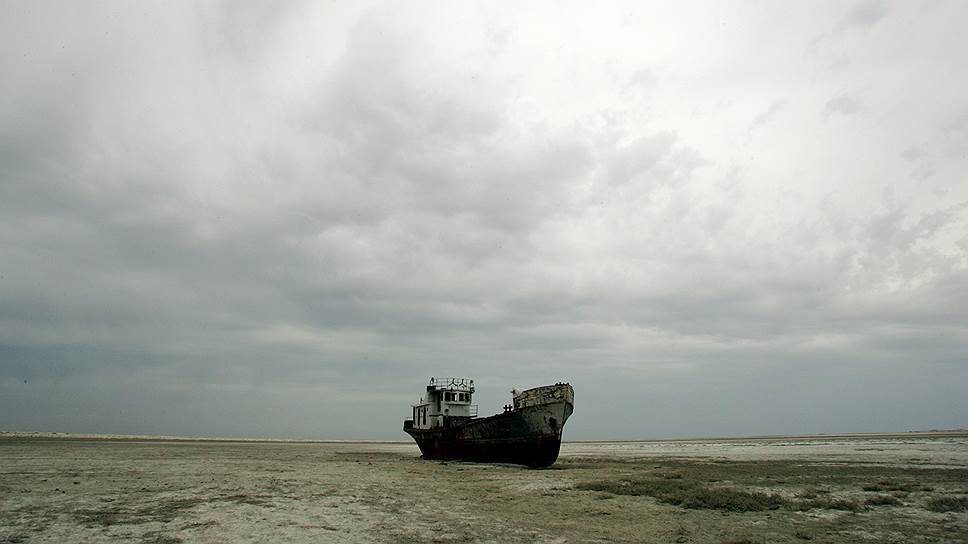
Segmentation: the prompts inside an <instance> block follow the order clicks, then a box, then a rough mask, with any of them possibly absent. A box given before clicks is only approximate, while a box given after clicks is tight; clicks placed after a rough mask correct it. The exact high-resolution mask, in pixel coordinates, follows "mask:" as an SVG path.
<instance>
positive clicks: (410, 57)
mask: <svg viewBox="0 0 968 544" xmlns="http://www.w3.org/2000/svg"><path fill="white" fill-rule="evenodd" d="M438 7H439V6H438ZM829 7H830V9H829V13H826V14H822V15H816V16H815V17H816V20H814V21H811V22H807V23H804V25H805V28H804V29H803V34H804V40H803V41H802V43H799V44H797V47H798V48H799V51H796V52H794V53H791V56H790V59H783V61H784V62H786V61H787V60H789V61H790V62H805V63H808V62H813V63H815V64H814V65H811V66H805V67H804V68H803V70H804V71H805V72H809V71H810V70H813V69H814V68H813V67H816V70H821V71H819V72H816V73H819V74H822V75H820V76H816V75H814V72H811V76H810V78H812V79H811V81H813V82H814V83H812V84H815V85H816V87H808V88H806V89H807V90H806V91H804V93H800V94H795V93H793V92H792V91H791V92H786V93H785V92H784V91H783V90H782V89H773V88H766V87H763V88H760V87H758V86H759V85H761V84H762V83H761V82H760V80H759V79H757V78H756V77H755V76H752V75H749V74H747V73H745V72H744V74H745V75H740V76H735V77H738V78H739V81H741V82H744V85H747V86H748V87H749V88H746V89H743V90H742V92H737V93H736V94H735V98H734V99H729V100H726V99H725V98H724V97H726V98H729V97H728V96H727V95H728V94H729V93H731V92H733V91H729V90H726V89H725V88H724V89H723V90H720V89H719V88H715V87H714V88H711V89H703V90H702V92H703V93H704V94H701V95H700V96H698V97H690V98H689V99H688V100H695V104H690V106H693V105H694V106H695V108H692V110H694V111H692V113H690V114H689V115H688V116H683V117H682V123H681V124H680V123H678V122H676V119H674V118H671V117H668V115H671V114H664V113H662V112H663V111H672V110H674V109H675V107H676V102H675V100H673V98H663V96H665V95H663V94H662V93H663V86H667V87H668V88H671V87H672V86H674V85H676V82H677V81H680V80H682V79H683V78H684V77H685V76H684V75H683V74H684V73H685V69H683V72H682V73H679V72H676V71H675V70H674V69H669V68H663V64H662V62H661V59H660V60H655V67H654V68H648V67H646V68H643V66H642V65H641V62H640V60H641V59H630V58H628V57H627V56H623V53H622V51H621V50H619V49H613V48H612V45H609V43H611V42H608V43H605V45H602V46H601V50H597V49H596V50H594V51H592V52H590V53H588V55H589V56H588V57H581V58H579V57H577V56H576V57H574V58H561V56H560V54H559V53H556V51H558V44H557V42H556V40H558V41H562V40H564V39H565V38H564V33H565V30H566V29H567V28H568V21H569V20H570V19H569V17H570V16H571V15H573V18H577V19H581V17H580V15H579V14H571V15H570V14H568V13H564V14H562V13H560V12H553V13H557V15H555V16H554V17H560V18H561V20H558V19H554V18H553V19H552V22H553V23H555V24H551V23H547V24H546V25H545V26H542V25H540V24H539V25H537V26H534V21H531V20H529V19H528V18H527V17H526V16H525V15H522V16H521V17H518V16H517V14H514V13H489V12H487V11H486V10H485V9H483V8H481V9H478V8H470V7H466V6H465V8H466V9H464V10H463V11H466V13H465V12H463V11H456V10H455V11H454V12H449V11H448V12H444V13H437V12H434V13H432V14H431V15H429V16H428V17H426V18H425V17H423V16H420V17H418V16H417V15H415V14H413V13H400V12H395V11H394V9H396V10H401V9H403V8H400V7H397V8H390V7H387V6H379V7H373V8H367V9H360V10H359V12H358V13H357V12H352V13H350V12H348V11H347V12H339V11H334V12H332V13H330V12H316V11H314V9H316V8H314V7H313V6H308V7H306V6H291V7H290V8H288V9H286V10H281V11H279V12H276V11H274V10H266V9H263V10H256V9H252V8H249V7H248V6H241V5H231V6H225V8H224V9H222V8H220V7H219V6H218V5H217V4H203V5H200V6H192V5H180V6H176V7H172V6H169V5H167V4H164V3H160V4H148V3H137V4H126V3H116V4H107V5H99V6H89V5H82V4H73V3H66V4H63V5H60V6H55V5H53V4H42V5H41V4H36V5H35V4H33V3H19V4H17V3H14V4H6V5H5V6H4V7H3V8H0V12H3V14H2V16H0V21H2V22H0V36H3V37H2V38H0V43H2V44H3V45H4V47H2V48H0V51H2V52H0V67H2V72H3V74H2V77H0V97H2V98H3V99H2V100H0V429H5V430H50V431H73V432H103V433H138V434H142V433H143V434H179V435H206V436H270V437H300V438H394V439H403V438H405V437H404V436H403V435H402V434H401V433H400V432H399V430H398V428H399V427H400V425H401V418H402V416H404V415H405V414H407V413H408V412H409V403H410V402H412V401H413V400H415V398H416V396H417V395H418V394H419V392H420V388H421V387H422V386H423V385H424V382H425V380H426V379H427V378H428V377H429V376H431V375H436V376H440V375H445V374H446V375H458V376H469V377H473V378H475V379H476V381H477V386H478V390H479V393H480V394H479V399H478V400H479V402H480V404H481V410H482V412H484V413H487V412H490V411H497V410H498V408H499V407H500V406H501V404H503V403H504V402H505V401H506V394H507V391H508V390H509V389H510V388H511V387H515V386H516V387H526V386H533V385H539V384H543V383H549V382H556V381H563V380H567V381H570V382H572V383H573V384H574V385H575V389H576V391H577V411H576V413H575V416H574V419H573V420H572V422H571V423H569V429H568V432H567V438H572V439H578V438H636V437H658V436H699V435H707V436H708V435H743V434H766V433H809V432H841V431H887V430H906V429H923V428H952V427H966V426H968V405H966V403H965V401H964V399H965V398H968V366H966V363H968V361H966V360H965V354H966V353H968V349H966V348H968V312H966V311H965V303H966V301H968V231H966V220H965V217H966V213H968V194H966V192H965V190H964V187H965V186H966V184H964V182H965V179H964V178H965V174H966V170H965V165H966V159H965V157H966V156H968V139H966V138H964V137H963V136H964V131H961V132H959V131H956V130H946V129H945V128H944V127H946V126H949V125H951V124H952V122H953V120H957V119H958V118H960V117H959V115H960V116H962V117H963V116H964V115H965V112H968V103H965V102H963V98H962V102H958V100H957V99H951V100H948V101H947V102H945V101H944V100H940V102H944V104H943V105H944V107H945V108H948V109H947V110H943V109H939V108H940V106H938V107H934V106H930V107H929V106H924V107H923V111H922V110H916V111H914V113H913V114H911V113H910V111H908V112H906V113H905V112H898V111H896V106H897V103H898V102H895V103H890V101H889V100H888V98H889V97H887V98H885V97H882V96H881V95H880V94H879V92H878V90H877V88H876V87H872V86H871V85H868V84H867V83H865V80H864V79H863V78H864V77H867V72H869V71H870V70H872V69H874V68H873V67H872V66H867V65H865V66H861V67H858V68H857V70H856V72H852V73H851V74H848V75H836V74H834V75H830V73H827V72H822V70H823V69H825V68H823V67H824V66H829V65H830V63H829V62H828V59H819V60H813V58H812V57H811V58H810V59H807V60H803V58H802V57H803V55H802V54H801V53H802V50H803V49H804V48H806V47H808V42H809V38H810V36H811V33H813V35H815V34H816V31H824V30H830V29H834V33H833V34H832V36H833V37H831V38H829V40H828V41H826V42H825V45H824V47H828V48H830V47H834V46H833V45H830V44H832V43H834V42H835V41H836V40H838V39H843V40H862V39H866V40H871V41H874V42H876V41H877V40H886V41H885V42H884V43H888V44H890V43H893V42H892V41H891V38H890V35H888V37H887V38H885V37H884V36H882V35H881V34H878V33H879V32H882V33H884V32H890V29H891V28H892V27H891V26H890V23H891V18H892V16H893V14H894V11H893V10H890V9H888V8H887V7H886V6H885V5H882V4H878V3H866V2H865V3H862V4H858V5H857V6H855V7H854V8H852V9H848V10H845V9H844V8H842V7H841V8H838V7H837V4H834V5H831V6H829ZM428 9H429V6H428ZM507 9H509V10H510V9H511V8H507ZM939 9H940V8H939ZM951 9H962V8H961V7H958V6H954V7H951ZM546 15H547V14H546ZM923 17H924V19H923V22H922V23H918V24H923V25H927V26H931V25H935V26H937V27H938V28H937V29H936V30H937V31H938V32H941V33H944V32H945V31H946V30H947V29H948V28H949V26H946V24H947V23H946V21H950V20H957V17H953V16H951V15H950V14H948V15H946V14H945V13H940V12H938V10H935V11H934V12H930V13H927V14H924V15H923ZM425 19H426V20H425ZM537 19H538V20H539V21H541V20H544V19H546V17H545V16H543V15H539V16H537ZM754 19H755V18H754ZM904 20H909V19H904ZM917 20H919V21H920V20H921V19H917ZM962 20H963V19H962ZM558 23H560V25H558ZM589 24H590V25H591V26H592V27H593V28H597V29H598V31H599V32H600V33H601V34H600V36H601V37H602V40H604V39H605V37H607V36H608V35H609V34H610V29H611V28H612V27H611V26H609V25H608V24H606V23H601V24H600V25H599V26H598V27H595V26H594V25H595V24H597V23H595V22H594V21H593V22H591V23H589ZM529 25H531V26H529ZM556 25H558V26H556ZM810 25H813V26H810ZM850 28H856V29H861V30H863V33H864V35H863V36H859V34H858V33H853V34H851V33H846V32H840V31H842V30H845V29H850ZM932 28H933V27H932ZM627 31H628V32H630V33H632V34H635V29H631V30H627ZM559 32H561V33H562V34H560V35H559V34H558V33H559ZM750 32H751V33H753V35H754V39H755V33H756V32H757V28H756V27H755V25H754V28H752V29H751V30H750ZM549 33H550V34H552V37H551V38H547V37H546V39H549V40H550V44H551V45H550V46H548V47H547V48H545V47H544V45H547V44H542V43H541V42H540V39H539V38H540V37H541V36H542V35H547V34H549ZM841 34H842V35H843V37H842V38H839V37H838V36H840V35H841ZM595 38H596V37H595V35H591V36H586V39H589V40H592V41H593V43H603V42H595ZM945 39H948V38H945ZM951 39H953V38H951ZM645 40H646V41H644V42H642V47H643V48H644V49H648V48H649V47H650V45H652V44H651V43H650V42H649V41H648V39H645ZM958 40H960V41H962V42H964V38H962V37H959V38H958ZM877 43H881V42H877ZM962 45H964V44H962ZM564 47H565V51H566V53H567V51H572V49H569V48H568V44H567V43H566V44H565V46H564ZM692 47H693V48H696V49H698V50H699V51H700V52H701V51H702V48H703V46H702V44H698V45H693V46H692ZM841 47H843V48H844V51H846V52H847V54H853V55H856V56H858V57H863V55H865V54H873V53H865V52H864V51H866V50H864V49H863V47H866V46H863V45H850V44H847V43H845V44H841ZM871 47H873V46H871ZM884 47H888V46H884ZM851 48H856V49H851ZM576 49H580V48H577V46H576ZM842 53H843V52H842V51H841V52H831V53H829V55H830V56H831V57H832V58H834V57H837V56H838V55H841V54H842ZM682 54H683V56H684V58H685V57H689V58H694V57H695V55H693V56H690V55H689V54H688V52H687V51H684V52H683V53H682ZM818 54H820V53H818ZM556 55H557V56H556ZM595 55H599V56H600V58H599V57H596V56H595ZM668 55H671V56H672V58H671V59H667V60H668V64H669V65H672V66H675V65H677V64H678V63H679V60H678V59H677V58H675V55H676V53H675V52H670V53H668ZM951 55H952V56H957V55H959V53H957V52H956V51H955V50H952V51H951ZM915 57H916V55H915ZM646 60H647V59H646ZM599 61H601V62H599ZM642 62H644V60H642ZM683 62H685V61H683ZM951 62H954V63H957V62H962V61H959V60H957V59H953V60H952V61H951ZM598 66H606V67H607V69H606V70H604V71H599V70H598V68H597V67H598ZM883 69H884V70H885V71H886V72H890V71H891V70H893V69H894V68H893V67H892V66H886V67H883ZM576 70H577V71H579V72H581V71H582V70H586V71H587V73H586V72H581V73H579V74H578V76H577V77H578V79H577V80H571V79H568V78H571V77H576V76H575V74H574V71H576ZM834 70H835V71H836V70H839V68H835V69H834ZM943 71H944V70H940V72H943ZM741 72H742V71H741ZM940 72H939V74H938V75H939V76H940V75H946V74H941V73H940ZM642 73H646V74H649V78H648V81H647V85H645V86H638V87H635V89H633V90H630V87H629V86H630V84H629V83H628V82H629V81H631V80H633V79H635V78H636V77H637V76H636V74H642ZM823 74H826V75H823ZM586 75H587V76H588V78H589V80H585V79H584V78H585V76H586ZM689 77H692V76H689ZM729 77H734V76H729ZM777 77H780V76H779V74H778V76H777ZM885 77H887V76H885ZM555 78H561V79H560V80H559V79H555ZM595 78H597V79H595ZM818 78H819V80H823V79H824V78H834V79H835V80H832V81H831V82H829V84H825V83H822V82H821V83H817V81H818ZM838 78H839V79H838ZM858 78H860V79H858ZM870 78H873V79H870V81H874V80H876V76H870ZM639 79H641V78H639ZM569 81H572V82H575V81H577V83H576V85H577V86H578V87H580V88H575V87H573V86H571V85H570V84H569ZM936 83H937V84H938V85H941V82H940V81H939V82H936ZM965 83H966V82H965V80H964V79H962V80H961V81H954V82H951V81H949V82H948V85H952V84H954V85H956V86H958V87H959V88H960V90H961V91H962V93H961V96H962V97H964V96H968V92H964V91H968V85H966V84H965ZM931 85H932V84H929V83H925V84H924V86H923V87H922V88H920V90H919V91H918V92H920V93H921V94H920V95H919V96H920V98H919V101H920V102H919V103H922V104H929V103H932V101H931V97H932V93H933V92H934V91H933V90H932V87H931ZM549 89H550V90H551V91H550V92H549ZM757 91H762V92H760V93H758V92H757ZM774 91H776V92H774ZM899 92H902V93H906V92H908V91H899ZM596 93H597V94H596ZM764 93H766V94H768V96H762V97H761V98H762V99H761V100H759V102H751V106H750V108H748V109H744V108H743V107H741V105H737V104H738V102H736V100H745V99H749V100H753V99H751V98H749V97H750V96H754V95H758V94H764ZM769 93H772V94H769ZM669 94H670V95H673V94H679V93H673V92H670V93H669ZM633 95H634V96H633ZM857 96H862V97H863V107H861V102H860V101H859V99H858V98H855V97H857ZM945 96H949V95H947V94H946V95H945ZM744 97H745V98H744ZM681 100H686V99H684V98H683V99H681ZM730 100H732V102H730ZM703 104H709V105H710V107H709V108H706V109H703V108H702V107H701V106H702V105H703ZM714 104H720V105H722V104H727V106H722V107H721V108H720V109H719V110H716V109H714V108H713V107H712V105H714ZM728 104H734V105H733V106H728ZM934 104H937V101H936V102H934ZM723 108H725V109H723ZM722 111H725V112H726V113H715V112H722ZM946 112H947V113H946ZM834 113H836V114H838V115H832V114H834ZM948 113H950V116H949V115H947V114H948ZM663 115H666V117H663ZM704 115H708V117H703V116H704ZM721 115H732V116H735V118H734V120H735V121H736V123H735V125H736V126H738V127H740V130H741V131H743V132H744V134H745V131H747V130H748V129H749V127H751V126H753V127H756V129H757V130H756V132H755V134H754V135H753V136H744V137H747V138H762V140H755V139H754V140H753V141H752V142H751V143H750V144H749V145H750V146H752V147H754V148H758V149H759V151H757V153H758V154H754V153H750V154H748V155H745V154H744V153H745V151H744V152H743V153H739V152H736V153H734V151H733V148H734V147H735V146H736V145H740V144H735V143H732V142H730V141H729V140H728V138H726V139H723V140H719V141H717V140H710V139H709V137H708V135H709V134H716V133H717V131H718V130H720V129H721V128H722V127H724V126H725V125H727V124H729V122H728V121H729V120H728V119H726V120H724V119H725V118H723V117H721ZM908 115H915V116H918V118H919V119H920V121H919V123H920V124H919V125H918V126H923V127H925V128H924V129H923V130H922V131H921V132H916V133H913V132H911V131H907V130H906V129H905V127H907V126H908V124H909V123H910V122H911V121H910V119H909V118H908V117H905V116H908ZM801 116H803V117H801ZM642 119H645V121H641V120H642ZM640 121H641V122H640ZM690 123H695V124H696V125H697V126H699V127H701V129H702V130H700V131H699V132H698V133H697V132H695V131H690V130H689V129H688V128H687V127H688V126H690V125H689V124H690ZM843 123H855V125H849V126H848V125H844V124H843ZM865 123H866V124H865ZM810 127H819V128H815V129H811V128H810ZM851 127H854V128H851ZM865 127H876V128H870V129H868V128H865ZM851 130H856V131H861V132H863V133H865V134H870V135H871V136H870V138H875V139H877V140H876V141H874V142H873V143H872V144H871V146H870V147H865V144H863V143H853V144H852V143H851V141H850V140H849V139H850V138H853V136H852V135H853V134H855V133H853V132H849V131H851ZM771 131H772V132H771ZM817 131H821V132H817ZM822 131H827V132H822ZM864 131H867V132H864ZM882 133H889V134H888V135H887V136H885V135H882ZM703 134H705V135H706V137H704V136H702V135H703ZM838 134H845V135H844V136H838ZM841 137H842V138H846V139H848V141H847V142H846V145H839V144H843V143H844V141H843V140H838V139H837V138H841ZM828 138H829V140H828ZM905 139H907V140H905ZM776 141H780V142H782V143H783V145H786V146H788V147H790V148H793V147H795V148H796V150H797V151H796V153H793V154H792V156H794V157H796V156H797V155H798V154H800V153H803V157H804V158H803V164H806V163H807V162H808V160H814V159H815V158H816V157H827V158H828V159H825V160H829V162H823V161H815V162H814V163H813V165H812V166H810V167H811V168H813V167H814V166H816V165H817V164H819V166H816V168H823V169H818V170H808V171H806V173H804V172H805V171H804V166H803V164H801V163H799V162H796V161H790V160H789V159H786V158H784V157H787V156H788V154H787V153H786V152H784V151H783V150H777V149H776V146H774V145H772V143H771V142H776ZM791 142H795V146H794V144H793V143H791ZM801 146H802V147H801ZM871 149H874V151H871ZM912 149H914V150H917V153H916V154H914V153H913V152H911V151H908V150H912ZM771 150H772V151H771ZM771 153H772V154H773V156H774V157H776V159H775V162H777V163H779V164H781V168H780V170H782V171H783V172H784V173H785V174H784V175H783V176H782V177H776V176H772V175H768V174H764V170H763V169H764V168H766V166H765V165H768V164H770V161H771V158H770V154H771ZM746 157H752V158H746ZM912 161H914V162H917V164H922V163H924V164H927V163H929V162H930V172H929V174H928V175H924V174H923V172H924V169H923V168H921V169H920V170H918V171H919V172H922V175H918V174H916V173H914V174H912V172H911V171H910V169H911V167H912V164H914V162H912ZM891 165H895V166H893V167H892V166H891ZM828 174H829V175H828Z"/></svg>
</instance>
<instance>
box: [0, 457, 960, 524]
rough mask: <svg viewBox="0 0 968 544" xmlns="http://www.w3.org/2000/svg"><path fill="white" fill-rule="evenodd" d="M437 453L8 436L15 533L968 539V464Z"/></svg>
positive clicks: (0, 496)
mask: <svg viewBox="0 0 968 544" xmlns="http://www.w3.org/2000/svg"><path fill="white" fill-rule="evenodd" d="M860 461H861V460H858V462H857V463H849V462H848V463H837V464H834V463H829V462H826V463H825V462H820V461H816V462H812V461H809V460H807V461H804V460H797V461H792V460H791V461H724V460H715V459H693V460H686V459H674V458H656V457H653V458H648V459H637V460H636V459H628V460H623V459H609V458H594V459H592V458H585V459H581V458H568V459H561V460H559V462H558V463H557V464H556V465H555V466H554V467H552V468H551V469H548V470H528V469H525V468H520V467H514V466H502V465H485V464H471V463H439V462H428V461H422V460H420V459H418V458H417V457H416V450H415V449H414V448H410V447H402V446H399V445H393V446H388V445H380V444H319V443H266V442H262V443H257V442H256V443H253V442H190V441H170V442H166V441H124V440H76V439H30V438H4V439H2V440H0V543H7V542H58V543H59V542H122V541H123V542H147V543H178V542H388V543H396V542H500V543H505V542H677V543H682V542H696V543H704V542H710V543H727V542H731V543H760V542H803V541H815V542H862V541H869V542H905V543H908V542H968V540H966V539H968V536H966V535H968V513H966V512H965V501H966V500H968V499H966V496H968V469H966V468H964V467H940V468H939V467H927V466H926V467H911V466H894V465H890V464H870V463H861V462H860Z"/></svg>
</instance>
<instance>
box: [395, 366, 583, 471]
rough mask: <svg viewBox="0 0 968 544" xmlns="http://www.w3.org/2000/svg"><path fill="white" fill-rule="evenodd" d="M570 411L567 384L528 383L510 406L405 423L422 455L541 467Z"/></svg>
mask: <svg viewBox="0 0 968 544" xmlns="http://www.w3.org/2000/svg"><path fill="white" fill-rule="evenodd" d="M573 411H574V390H573V389H572V387H571V386H570V385H568V384H557V385H549V386H543V387H537V388H534V389H529V390H527V391H524V392H523V393H521V394H519V395H517V396H516V397H515V399H514V406H513V409H512V410H510V411H506V412H504V413H500V414H496V415H493V416H490V417H483V418H451V419H450V420H446V419H445V421H444V424H443V425H442V426H441V427H438V428H433V429H415V428H413V427H412V425H411V426H408V425H407V423H410V422H405V423H404V431H406V432H407V433H408V434H409V435H410V436H411V437H413V439H414V440H415V441H416V442H417V446H418V447H419V448H420V453H421V454H422V456H423V458H424V459H437V460H460V461H475V462H487V463H513V464H519V465H526V466H529V467H534V468H539V467H547V466H551V465H552V464H554V462H555V460H557V459H558V452H559V449H560V447H561V433H562V429H563V428H564V425H565V422H566V421H567V420H568V418H569V417H570V416H571V414H572V412H573Z"/></svg>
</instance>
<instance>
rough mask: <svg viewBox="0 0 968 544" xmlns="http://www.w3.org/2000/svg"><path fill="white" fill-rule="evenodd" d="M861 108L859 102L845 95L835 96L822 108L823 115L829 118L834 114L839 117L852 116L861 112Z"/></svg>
mask: <svg viewBox="0 0 968 544" xmlns="http://www.w3.org/2000/svg"><path fill="white" fill-rule="evenodd" d="M861 109H863V106H862V105H861V103H860V101H859V100H857V99H856V98H853V97H851V96H849V95H847V94H840V95H837V96H835V97H833V98H831V99H830V100H828V101H827V103H826V104H824V106H823V113H824V115H825V116H830V115H833V114H835V113H839V114H841V115H854V114H855V113H857V112H859V111H861Z"/></svg>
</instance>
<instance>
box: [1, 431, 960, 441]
mask: <svg viewBox="0 0 968 544" xmlns="http://www.w3.org/2000/svg"><path fill="white" fill-rule="evenodd" d="M964 436H968V429H945V430H930V431H899V432H878V433H831V434H805V435H757V436H724V437H710V438H704V437H692V438H642V439H628V440H624V439H623V440H614V439H600V440H565V441H563V442H562V443H564V444H639V443H668V442H742V441H776V440H850V439H857V438H865V439H870V438H884V439H895V438H949V437H964ZM4 439H37V440H79V441H80V440H92V441H93V440H97V441H108V442H111V441H116V442H217V443H239V442H242V443H246V442H251V443H269V444H272V443H278V444H411V443H412V442H410V441H409V440H356V439H350V440H323V439H299V438H233V437H191V436H154V435H130V434H95V433H61V432H41V431H0V440H4Z"/></svg>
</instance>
